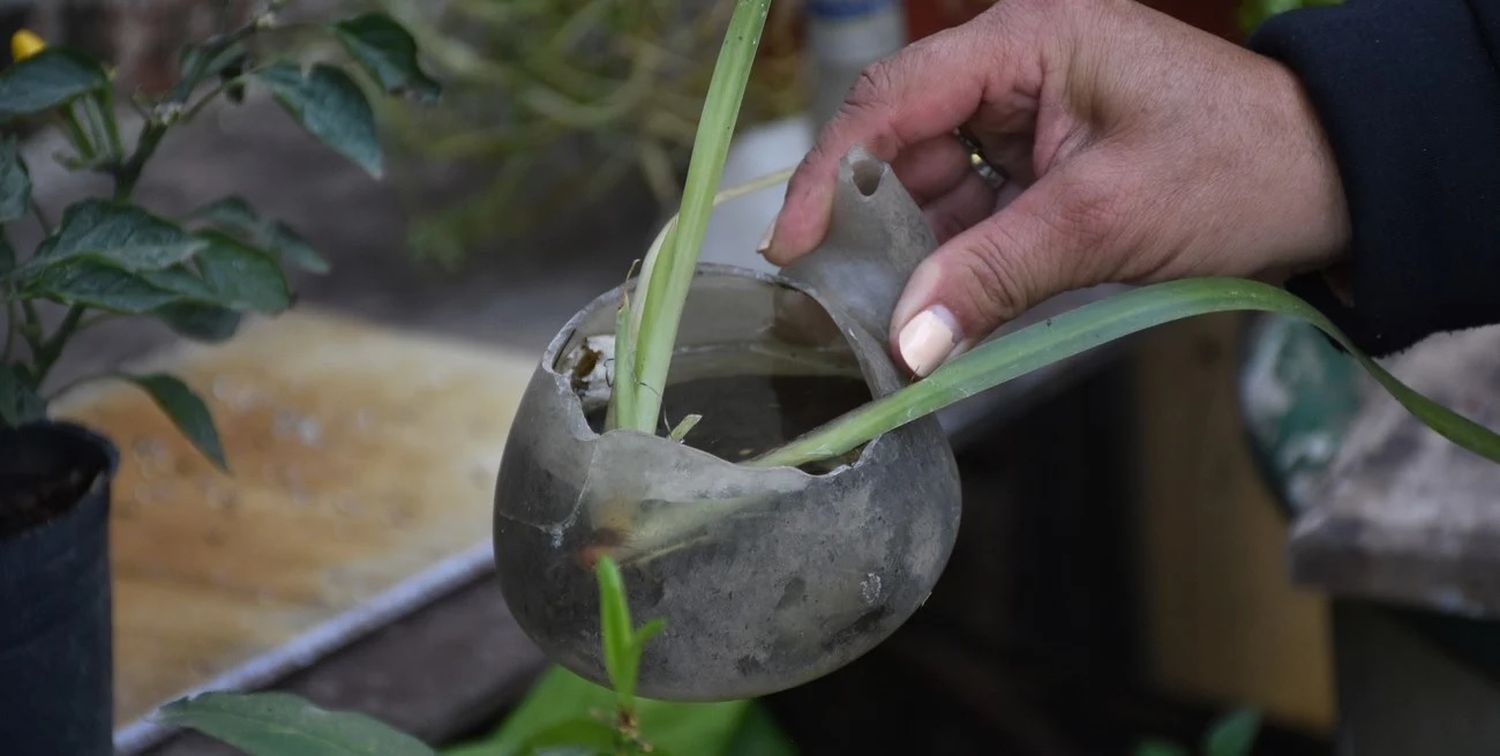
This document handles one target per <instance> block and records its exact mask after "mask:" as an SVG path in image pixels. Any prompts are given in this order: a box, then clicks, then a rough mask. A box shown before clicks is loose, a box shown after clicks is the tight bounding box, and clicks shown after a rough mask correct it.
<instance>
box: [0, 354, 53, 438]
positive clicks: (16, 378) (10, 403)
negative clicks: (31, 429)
mask: <svg viewBox="0 0 1500 756" xmlns="http://www.w3.org/2000/svg"><path fill="white" fill-rule="evenodd" d="M25 370H26V368H24V367H21V366H20V365H0V426H10V427H15V426H18V425H21V424H23V423H29V422H32V421H34V420H41V419H44V418H45V417H46V416H47V403H46V402H44V401H42V398H41V397H40V396H38V395H37V393H36V390H35V389H33V388H32V387H31V381H30V380H28V379H27V375H26V373H25Z"/></svg>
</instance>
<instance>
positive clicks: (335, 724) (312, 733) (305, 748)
mask: <svg viewBox="0 0 1500 756" xmlns="http://www.w3.org/2000/svg"><path fill="white" fill-rule="evenodd" d="M156 720H157V721H158V722H161V723H163V724H168V725H176V726H179V727H191V728H193V729H195V730H198V731H199V732H202V733H204V734H205V735H210V736H212V737H214V738H217V739H219V740H222V741H224V742H225V743H228V744H230V745H232V746H234V747H235V748H239V749H241V750H243V751H246V752H247V753H249V754H251V756H432V754H433V751H432V749H431V748H428V747H427V746H426V745H425V744H423V743H422V741H420V740H417V739H416V738H414V737H412V736H410V735H407V734H405V733H403V732H400V731H397V730H395V729H393V728H391V727H390V726H388V725H385V724H383V723H381V722H379V721H377V720H375V719H372V718H370V717H367V716H365V715H363V714H357V713H354V712H346V711H328V710H326V709H320V708H318V707H317V706H314V705H312V704H311V703H309V702H308V701H306V700H304V699H301V698H298V697H297V696H294V695H291V694H288V693H203V694H201V695H197V696H193V697H192V698H184V699H181V700H179V701H173V702H172V703H169V704H167V705H166V706H163V707H161V709H160V710H159V711H158V712H157V713H156Z"/></svg>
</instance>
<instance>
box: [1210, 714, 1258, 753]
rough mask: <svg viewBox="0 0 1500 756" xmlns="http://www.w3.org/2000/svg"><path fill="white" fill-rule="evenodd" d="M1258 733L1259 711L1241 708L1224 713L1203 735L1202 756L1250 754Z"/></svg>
mask: <svg viewBox="0 0 1500 756" xmlns="http://www.w3.org/2000/svg"><path fill="white" fill-rule="evenodd" d="M1259 734H1260V712H1257V711H1251V710H1248V709H1241V710H1239V711H1235V712H1232V713H1230V714H1226V715H1225V716H1224V717H1223V718H1221V719H1219V721H1217V722H1215V723H1214V725H1213V726H1212V727H1211V728H1209V730H1208V734H1207V735H1205V736H1204V738H1203V753H1204V756H1250V749H1251V747H1252V746H1254V745H1255V738H1256V736H1257V735H1259Z"/></svg>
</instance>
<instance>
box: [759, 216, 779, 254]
mask: <svg viewBox="0 0 1500 756" xmlns="http://www.w3.org/2000/svg"><path fill="white" fill-rule="evenodd" d="M775 233H776V219H775V218H772V219H771V225H770V226H767V227H766V233H765V235H763V236H761V237H760V244H759V245H757V246H756V247H755V251H756V252H757V253H759V254H761V255H765V253H766V252H767V251H769V250H770V249H771V235H772V234H775Z"/></svg>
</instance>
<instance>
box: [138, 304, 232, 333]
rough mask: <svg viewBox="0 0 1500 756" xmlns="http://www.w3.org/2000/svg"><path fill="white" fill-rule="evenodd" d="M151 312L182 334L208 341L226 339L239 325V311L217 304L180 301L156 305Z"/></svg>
mask: <svg viewBox="0 0 1500 756" xmlns="http://www.w3.org/2000/svg"><path fill="white" fill-rule="evenodd" d="M151 314H152V315H155V316H156V317H157V318H158V319H160V320H161V321H162V322H164V323H166V324H167V325H168V326H169V327H170V328H171V329H172V330H173V331H176V332H177V333H179V334H182V335H183V336H186V337H188V338H190V339H195V340H197V341H206V342H210V343H217V342H220V341H224V340H225V339H228V338H229V337H231V336H233V335H234V334H235V331H237V330H239V327H240V314H239V313H237V312H235V311H234V310H231V309H229V308H227V307H219V306H217V305H205V304H197V303H193V302H180V303H177V304H169V305H166V306H164V307H158V308H157V309H155V310H153V311H152V313H151Z"/></svg>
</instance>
